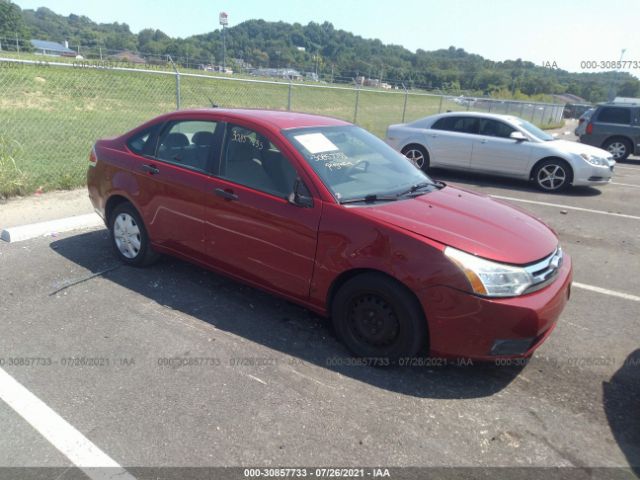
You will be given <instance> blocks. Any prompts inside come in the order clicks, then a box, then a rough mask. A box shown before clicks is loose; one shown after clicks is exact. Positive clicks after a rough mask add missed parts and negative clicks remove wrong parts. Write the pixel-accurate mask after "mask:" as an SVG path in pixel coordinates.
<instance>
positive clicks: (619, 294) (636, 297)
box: [571, 282, 640, 302]
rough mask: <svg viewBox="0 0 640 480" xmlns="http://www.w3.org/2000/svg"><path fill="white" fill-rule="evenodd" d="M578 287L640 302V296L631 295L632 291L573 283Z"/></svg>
mask: <svg viewBox="0 0 640 480" xmlns="http://www.w3.org/2000/svg"><path fill="white" fill-rule="evenodd" d="M571 285H572V286H574V287H576V288H582V289H583V290H589V291H590V292H596V293H602V294H603V295H610V296H612V297H618V298H623V299H625V300H631V301H634V302H640V297H638V296H636V295H631V294H630V293H623V292H616V291H615V290H609V289H608V288H602V287H594V286H593V285H585V284H584V283H578V282H573V283H572V284H571Z"/></svg>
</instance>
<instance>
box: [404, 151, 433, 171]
mask: <svg viewBox="0 0 640 480" xmlns="http://www.w3.org/2000/svg"><path fill="white" fill-rule="evenodd" d="M402 154H403V155H404V156H405V157H407V158H408V159H409V160H411V163H413V164H414V165H415V166H416V167H418V168H419V169H420V170H422V171H423V172H426V171H428V170H429V152H427V149H426V148H424V147H423V146H422V145H417V144H412V145H407V146H406V147H404V148H403V149H402Z"/></svg>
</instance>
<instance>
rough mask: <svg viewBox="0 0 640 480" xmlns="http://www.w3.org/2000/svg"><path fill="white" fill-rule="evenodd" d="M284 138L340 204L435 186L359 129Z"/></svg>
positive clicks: (303, 131) (302, 131)
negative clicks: (416, 186) (424, 186)
mask: <svg viewBox="0 0 640 480" xmlns="http://www.w3.org/2000/svg"><path fill="white" fill-rule="evenodd" d="M283 134H284V135H285V136H286V137H287V139H288V140H289V141H290V142H291V143H292V144H293V146H294V147H295V148H296V149H297V150H298V151H299V152H300V153H301V154H302V155H303V156H304V158H305V159H306V161H307V162H308V163H309V164H310V165H311V167H312V168H313V170H314V171H315V172H316V174H317V175H318V176H319V177H320V179H321V180H322V182H323V183H324V184H325V185H326V186H327V188H328V189H329V190H330V191H331V192H332V193H333V195H334V197H335V198H336V200H338V201H339V202H346V201H349V200H354V199H359V198H364V197H367V196H376V197H381V196H393V195H398V194H400V193H402V192H405V191H406V190H408V189H411V187H412V186H415V185H420V184H424V183H432V181H431V180H430V179H429V177H427V176H426V175H425V174H424V173H423V172H422V171H421V170H419V169H417V168H416V167H415V166H414V165H413V164H412V163H411V162H409V161H408V160H407V159H406V158H405V157H404V156H403V155H401V154H400V153H398V152H396V151H395V150H393V149H392V148H391V147H389V146H388V145H387V144H386V143H384V142H383V141H382V140H380V139H379V138H377V137H375V136H374V135H372V134H370V133H369V132H367V131H365V130H363V129H362V128H359V127H356V126H341V127H309V128H299V129H292V130H284V131H283Z"/></svg>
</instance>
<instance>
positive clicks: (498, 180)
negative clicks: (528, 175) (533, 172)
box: [429, 168, 602, 201]
mask: <svg viewBox="0 0 640 480" xmlns="http://www.w3.org/2000/svg"><path fill="white" fill-rule="evenodd" d="M429 176H430V177H431V178H433V179H434V180H442V181H443V182H454V183H455V182H462V183H463V185H461V186H463V187H464V188H470V189H472V190H473V187H474V186H479V187H496V188H506V189H509V190H515V191H518V192H527V193H540V194H543V195H547V196H548V197H549V199H554V198H555V197H557V196H559V195H566V196H571V197H595V196H598V195H602V192H601V191H600V190H599V189H597V188H594V187H571V188H568V189H566V190H564V191H562V192H558V193H553V192H547V193H545V192H543V191H541V190H538V189H537V188H536V187H535V186H534V185H533V184H532V183H530V182H526V181H524V180H518V179H515V178H505V177H496V176H492V175H484V174H479V173H471V172H469V173H467V172H457V171H453V170H443V169H440V168H432V169H430V170H429ZM467 183H471V184H472V185H466V184H467ZM550 201H551V200H550Z"/></svg>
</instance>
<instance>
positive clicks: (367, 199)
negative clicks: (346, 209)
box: [340, 194, 398, 205]
mask: <svg viewBox="0 0 640 480" xmlns="http://www.w3.org/2000/svg"><path fill="white" fill-rule="evenodd" d="M395 200H398V197H397V196H396V195H375V194H372V195H365V196H364V197H356V198H348V199H347V200H341V201H340V205H345V204H347V203H363V202H364V203H374V202H393V201H395Z"/></svg>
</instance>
